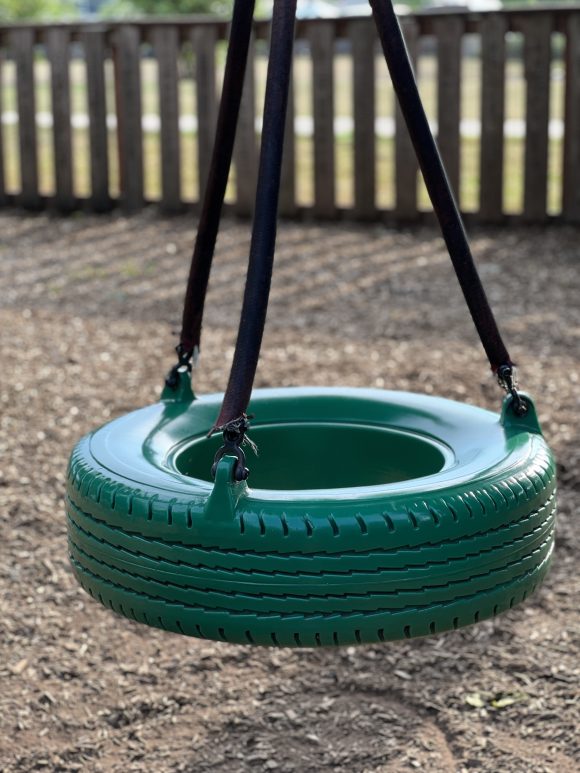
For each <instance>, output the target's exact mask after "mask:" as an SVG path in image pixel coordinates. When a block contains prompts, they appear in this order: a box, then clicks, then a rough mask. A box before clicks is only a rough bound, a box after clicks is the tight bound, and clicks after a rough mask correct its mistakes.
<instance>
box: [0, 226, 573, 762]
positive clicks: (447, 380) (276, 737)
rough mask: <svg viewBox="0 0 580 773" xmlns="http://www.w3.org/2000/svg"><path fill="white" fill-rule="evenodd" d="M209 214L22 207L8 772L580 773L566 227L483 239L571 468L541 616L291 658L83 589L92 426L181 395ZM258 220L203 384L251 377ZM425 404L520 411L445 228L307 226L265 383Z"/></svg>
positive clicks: (8, 346)
mask: <svg viewBox="0 0 580 773" xmlns="http://www.w3.org/2000/svg"><path fill="white" fill-rule="evenodd" d="M193 234H194V223H193V222H192V220H191V219H190V218H188V217H185V216H184V217H179V218H174V219H160V218H159V217H157V216H156V215H155V214H153V213H151V212H145V213H144V214H142V215H140V216H138V217H134V218H131V219H126V218H124V217H122V216H120V215H115V216H108V217H87V216H78V217H74V218H70V219H68V220H63V219H57V218H51V217H49V216H45V215H39V216H26V217H25V216H21V215H14V214H2V215H1V216H0V363H1V365H0V401H1V410H0V615H1V619H2V623H1V625H0V771H6V773H12V772H14V773H24V772H25V771H38V770H46V771H83V773H84V772H85V771H86V772H89V773H92V772H93V771H94V772H95V773H96V772H97V771H99V772H102V773H129V772H130V771H143V772H144V773H148V772H149V771H155V772H156V773H186V772H187V773H205V771H217V772H220V773H221V771H223V772H224V773H225V772H226V771H227V772H228V773H238V772H239V773H245V772H246V771H248V772H249V771H279V772H280V773H318V772H319V771H324V770H331V771H338V772H339V773H343V772H344V773H403V772H404V771H412V770H415V769H417V770H426V771H429V772H430V773H467V772H468V771H472V770H475V771H485V772H486V773H497V771H502V773H576V772H577V771H578V770H579V769H580V613H579V608H578V607H579V605H578V598H579V593H580V578H579V573H578V569H577V564H578V559H577V555H578V550H579V549H580V530H579V529H578V527H577V523H576V519H577V512H578V507H577V502H578V497H579V496H580V443H579V442H578V440H579V438H578V417H579V415H580V391H579V390H580V304H579V303H578V298H580V262H579V260H580V254H579V253H580V250H579V247H578V231H577V230H574V229H571V228H570V229H568V228H564V227H550V228H546V229H539V228H510V229H505V230H500V229H486V230H483V229H478V230H476V231H474V233H473V235H472V236H473V240H472V241H473V247H474V252H475V254H476V257H477V259H478V263H479V266H480V268H481V274H482V278H483V280H484V283H485V284H486V286H487V288H488V291H489V296H490V300H491V302H492V304H493V306H494V309H495V310H496V312H497V315H498V318H499V320H500V323H501V326H502V330H503V332H504V333H505V337H506V339H507V341H508V343H509V344H510V349H511V351H512V356H513V357H514V359H516V361H517V362H518V364H519V366H520V380H521V382H522V387H523V388H524V389H525V390H526V391H529V392H530V393H531V394H533V395H534V396H535V398H536V403H537V406H538V409H539V414H540V419H541V421H542V425H543V428H544V431H545V434H546V436H547V438H548V440H549V442H550V444H551V445H552V446H553V448H554V450H555V452H556V455H557V458H558V463H559V464H558V470H559V481H560V491H559V505H560V515H559V522H558V535H557V542H556V556H555V560H554V564H553V567H552V570H551V573H550V574H549V576H548V578H547V581H546V583H545V585H544V586H543V587H542V588H541V589H540V590H539V591H538V592H537V593H536V594H535V595H534V597H532V598H531V599H530V600H529V601H528V602H527V603H526V604H524V605H521V606H519V607H517V608H514V609H513V610H511V611H510V612H509V613H507V614H505V615H503V616H501V617H499V618H497V619H495V620H493V621H489V622H484V623H481V624H479V625H477V626H474V627H472V628H468V629H464V630H461V631H455V632H451V633H448V634H444V635H441V636H437V637H435V638H430V639H421V640H412V641H404V642H398V643H390V644H383V645H380V646H363V647H358V648H354V647H351V648H344V649H342V648H341V649H335V650H331V649H328V650H327V649H320V650H292V651H290V650H276V649H265V648H255V649H250V648H247V647H240V646H233V645H228V644H223V643H212V642H208V641H199V640H195V639H187V638H185V637H179V636H176V635H173V634H168V633H165V632H162V631H159V630H154V629H148V628H146V627H145V626H141V625H138V624H137V623H133V622H131V621H129V620H125V619H123V618H120V617H117V616H115V615H113V613H112V612H110V611H107V610H105V609H103V608H101V607H100V606H99V605H98V604H96V603H95V602H94V601H93V600H92V599H91V598H90V597H89V596H87V595H86V594H85V593H84V592H83V591H82V590H81V589H80V588H79V587H78V586H77V584H76V582H75V581H74V579H73V577H72V574H71V570H70V568H69V565H68V559H67V554H66V526H65V518H64V510H63V502H62V500H63V491H64V476H65V468H66V461H67V457H68V454H69V452H70V449H71V447H72V445H73V444H74V442H75V440H76V439H77V438H78V437H80V435H81V434H83V433H85V432H87V431H89V430H90V429H91V428H93V427H95V426H96V425H98V424H101V423H103V422H105V421H107V420H109V419H110V418H112V417H115V416H118V415H120V414H121V413H124V412H126V411H129V410H132V409H134V408H137V407H139V406H141V405H143V404H146V403H148V402H151V401H154V400H156V399H157V398H158V395H159V391H160V387H161V383H162V380H163V375H164V373H165V372H166V371H167V370H168V369H169V367H170V366H171V365H172V364H173V352H172V347H173V346H174V345H175V343H176V335H175V333H176V331H177V329H178V326H179V316H180V310H181V302H182V296H183V290H184V283H185V277H186V273H187V264H188V262H189V255H190V252H191V247H192V241H193ZM248 237H249V228H248V225H247V224H246V223H243V222H236V221H234V220H228V221H226V222H225V223H224V227H223V230H222V234H221V236H220V240H219V245H218V254H217V256H216V265H215V271H214V274H213V276H212V284H211V292H210V295H209V298H208V303H207V317H206V325H205V333H204V340H203V352H202V358H201V361H200V365H199V369H198V371H197V372H196V373H195V386H196V389H197V390H198V391H199V392H209V391H219V390H221V389H223V388H224V386H225V384H226V381H227V374H228V369H229V363H230V360H231V355H232V352H233V344H234V341H235V332H236V327H237V317H238V314H239V307H240V300H241V294H242V291H243V280H244V267H245V261H246V259H247V250H248V241H249V239H248ZM295 384H313V385H324V384H327V385H329V384H344V385H349V386H375V387H384V388H392V389H403V390H412V391H416V392H423V393H429V394H431V393H432V394H441V395H443V396H446V397H449V398H452V399H457V400H465V401H468V402H472V403H475V404H478V405H482V406H485V407H488V408H491V409H494V410H497V409H499V405H500V401H501V393H500V390H499V388H498V386H497V384H495V382H494V380H493V378H492V376H491V374H490V373H489V369H488V366H487V362H486V360H485V357H484V355H483V352H482V350H481V348H480V346H479V342H478V340H477V337H476V335H475V333H474V331H473V328H472V325H471V321H470V319H469V315H468V312H467V310H466V308H465V305H464V303H463V300H462V298H461V295H460V292H459V290H458V288H457V285H456V281H455V278H454V276H453V274H452V271H451V268H450V265H449V259H448V257H447V255H446V252H445V250H444V247H443V244H442V241H441V239H440V237H439V235H438V234H437V232H436V231H435V230H434V229H430V228H426V227H425V228H421V229H414V230H413V231H409V230H401V231H397V230H389V229H385V228H384V227H379V226H375V225H373V226H364V227H363V226H353V225H346V224H332V225H320V224H283V225H282V226H281V227H280V233H279V249H278V251H277V255H276V268H275V278H274V284H273V288H272V296H271V304H270V311H269V316H268V327H267V332H266V335H265V338H264V345H263V356H262V359H261V362H260V367H259V371H258V377H257V383H256V385H257V386H278V385H295Z"/></svg>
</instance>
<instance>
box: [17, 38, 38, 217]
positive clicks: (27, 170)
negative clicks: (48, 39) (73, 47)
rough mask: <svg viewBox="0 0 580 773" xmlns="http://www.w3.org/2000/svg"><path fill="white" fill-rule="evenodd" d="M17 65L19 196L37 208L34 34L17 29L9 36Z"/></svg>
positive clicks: (27, 207)
mask: <svg viewBox="0 0 580 773" xmlns="http://www.w3.org/2000/svg"><path fill="white" fill-rule="evenodd" d="M10 44H11V45H10V47H11V49H12V56H13V57H14V61H15V63H16V83H17V89H18V96H17V100H18V128H19V131H18V139H19V146H20V186H21V191H20V195H19V196H18V200H19V203H20V205H21V206H22V207H23V208H24V209H38V207H39V206H40V196H39V191H38V149H37V144H36V96H35V88H34V31H33V30H32V29H30V28H21V29H15V30H13V31H12V34H11V36H10Z"/></svg>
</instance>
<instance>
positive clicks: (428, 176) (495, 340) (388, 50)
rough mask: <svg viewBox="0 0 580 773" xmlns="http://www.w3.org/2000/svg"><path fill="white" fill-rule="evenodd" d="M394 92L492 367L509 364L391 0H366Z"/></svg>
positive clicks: (493, 368)
mask: <svg viewBox="0 0 580 773" xmlns="http://www.w3.org/2000/svg"><path fill="white" fill-rule="evenodd" d="M370 4H371V8H372V9H373V15H374V18H375V23H376V25H377V29H378V32H379V37H380V39H381V44H382V47H383V52H384V55H385V59H386V60H387V66H388V68H389V73H390V75H391V80H392V82H393V87H394V89H395V93H396V95H397V98H398V100H399V104H400V106H401V111H402V113H403V116H404V118H405V122H406V124H407V128H408V130H409V134H410V136H411V140H412V142H413V146H414V148H415V153H416V154H417V159H418V160H419V166H420V167H421V171H422V173H423V177H424V179H425V185H426V186H427V190H428V192H429V197H430V198H431V202H432V204H433V209H434V210H435V214H436V215H437V219H438V220H439V226H440V228H441V233H442V234H443V238H444V239H445V243H446V245H447V250H448V251H449V255H450V257H451V260H452V262H453V268H454V269H455V273H456V274H457V279H458V280H459V284H460V285H461V289H462V290H463V295H464V296H465V300H466V301H467V306H468V307H469V311H470V313H471V316H472V318H473V321H474V323H475V327H476V329H477V332H478V334H479V337H480V339H481V343H482V344H483V348H484V349H485V353H486V354H487V357H488V359H489V362H490V364H491V367H492V370H493V372H494V373H498V371H499V370H500V368H502V367H504V368H505V367H508V368H510V371H511V369H512V368H513V362H512V360H511V358H510V356H509V353H508V350H507V348H506V346H505V344H504V342H503V340H502V337H501V334H500V332H499V329H498V326H497V323H496V321H495V319H494V316H493V312H492V310H491V307H490V305H489V301H488V300H487V296H486V294H485V290H484V289H483V285H482V284H481V279H480V278H479V274H478V273H477V268H476V266H475V262H474V260H473V256H472V254H471V250H470V248H469V244H468V242H467V236H466V233H465V229H464V227H463V222H462V220H461V215H460V214H459V210H458V208H457V204H456V203H455V199H454V197H453V192H452V190H451V186H450V184H449V180H448V179H447V175H446V173H445V168H444V166H443V162H442V160H441V156H440V154H439V150H438V148H437V145H436V143H435V140H434V138H433V134H432V133H431V129H430V127H429V122H428V120H427V116H426V114H425V109H424V108H423V103H422V102H421V97H420V96H419V90H418V89H417V83H416V81H415V76H414V73H413V67H412V65H411V61H410V59H409V54H408V52H407V47H406V45H405V40H404V38H403V33H402V31H401V27H400V25H399V21H398V19H397V15H396V14H395V11H394V9H393V4H392V2H391V0H370Z"/></svg>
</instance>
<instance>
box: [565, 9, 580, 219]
mask: <svg viewBox="0 0 580 773" xmlns="http://www.w3.org/2000/svg"><path fill="white" fill-rule="evenodd" d="M564 123H565V135H564V169H563V191H562V193H563V195H562V214H563V216H564V218H565V219H566V220H567V221H568V222H571V223H580V13H575V14H573V15H570V16H569V18H568V22H567V28H566V109H565V119H564Z"/></svg>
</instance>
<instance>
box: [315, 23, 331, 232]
mask: <svg viewBox="0 0 580 773" xmlns="http://www.w3.org/2000/svg"><path fill="white" fill-rule="evenodd" d="M334 36H335V30H334V24H333V23H332V22H328V21H324V22H320V23H318V24H316V25H314V26H312V27H311V29H310V30H309V36H308V37H309V40H310V48H311V55H312V116H313V119H314V207H313V212H314V214H315V215H316V216H317V217H320V218H328V217H334V215H335V213H336V179H335V162H334Z"/></svg>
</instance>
